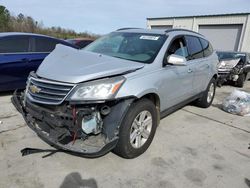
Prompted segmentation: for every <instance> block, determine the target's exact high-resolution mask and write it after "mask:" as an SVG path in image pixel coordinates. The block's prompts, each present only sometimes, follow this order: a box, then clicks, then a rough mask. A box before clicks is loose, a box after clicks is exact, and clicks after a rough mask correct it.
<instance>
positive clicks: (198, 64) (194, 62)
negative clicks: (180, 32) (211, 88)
mask: <svg viewBox="0 0 250 188" xmlns="http://www.w3.org/2000/svg"><path fill="white" fill-rule="evenodd" d="M185 40H186V43H187V49H188V53H189V56H188V58H187V59H188V65H189V66H190V69H191V70H192V71H193V72H194V79H193V92H192V94H193V95H196V94H198V93H200V92H202V91H204V88H206V87H207V79H208V75H209V66H210V64H209V63H208V62H207V59H206V58H204V55H203V48H202V45H201V42H200V40H199V38H198V37H195V36H189V35H188V36H185Z"/></svg>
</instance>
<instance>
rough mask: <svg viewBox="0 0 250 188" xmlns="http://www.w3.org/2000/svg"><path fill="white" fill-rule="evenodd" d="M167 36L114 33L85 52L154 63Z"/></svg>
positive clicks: (99, 40)
mask: <svg viewBox="0 0 250 188" xmlns="http://www.w3.org/2000/svg"><path fill="white" fill-rule="evenodd" d="M166 38H167V37H166V35H159V34H145V33H143V34H142V33H122V32H114V33H111V34H109V35H106V36H104V37H101V38H100V39H98V40H96V41H95V42H93V43H92V44H90V45H89V46H87V47H85V48H84V50H87V51H91V52H95V53H99V54H104V55H108V56H112V57H117V58H121V59H126V60H131V61H137V62H142V63H152V62H153V61H154V59H155V57H156V56H157V54H158V52H159V51H160V49H161V47H162V45H163V43H164V42H165V40H166Z"/></svg>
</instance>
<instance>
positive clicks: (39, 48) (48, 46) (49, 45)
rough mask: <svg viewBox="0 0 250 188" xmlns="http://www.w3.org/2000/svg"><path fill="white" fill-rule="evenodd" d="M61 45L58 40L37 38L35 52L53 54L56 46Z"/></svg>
mask: <svg viewBox="0 0 250 188" xmlns="http://www.w3.org/2000/svg"><path fill="white" fill-rule="evenodd" d="M58 43H60V42H58V41H57V40H54V39H50V38H43V37H37V38H35V48H34V51H35V52H52V51H53V50H54V49H55V47H56V45H57V44H58Z"/></svg>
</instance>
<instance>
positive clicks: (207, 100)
mask: <svg viewBox="0 0 250 188" xmlns="http://www.w3.org/2000/svg"><path fill="white" fill-rule="evenodd" d="M215 90H216V80H215V79H214V78H212V79H211V80H210V82H209V84H208V86H207V89H206V91H205V92H204V93H203V95H202V97H201V98H200V99H198V100H197V101H196V105H197V106H199V107H202V108H208V107H209V106H211V104H212V102H213V100H214V96H215ZM211 92H212V93H211Z"/></svg>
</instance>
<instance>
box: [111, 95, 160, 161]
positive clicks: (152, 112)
mask: <svg viewBox="0 0 250 188" xmlns="http://www.w3.org/2000/svg"><path fill="white" fill-rule="evenodd" d="M156 127H157V110H156V107H155V105H154V104H153V102H151V101H150V100H148V99H142V100H139V101H138V102H136V103H134V104H132V105H131V107H130V109H129V110H128V112H127V114H126V116H125V118H124V119H123V121H122V124H121V126H120V130H119V131H120V132H119V140H118V144H117V146H116V147H115V149H114V153H116V154H117V155H119V156H121V157H124V158H128V159H130V158H135V157H137V156H139V155H141V154H142V153H144V152H145V151H146V150H147V148H148V147H149V145H150V144H151V142H152V140H153V138H154V134H155V131H156Z"/></svg>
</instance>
